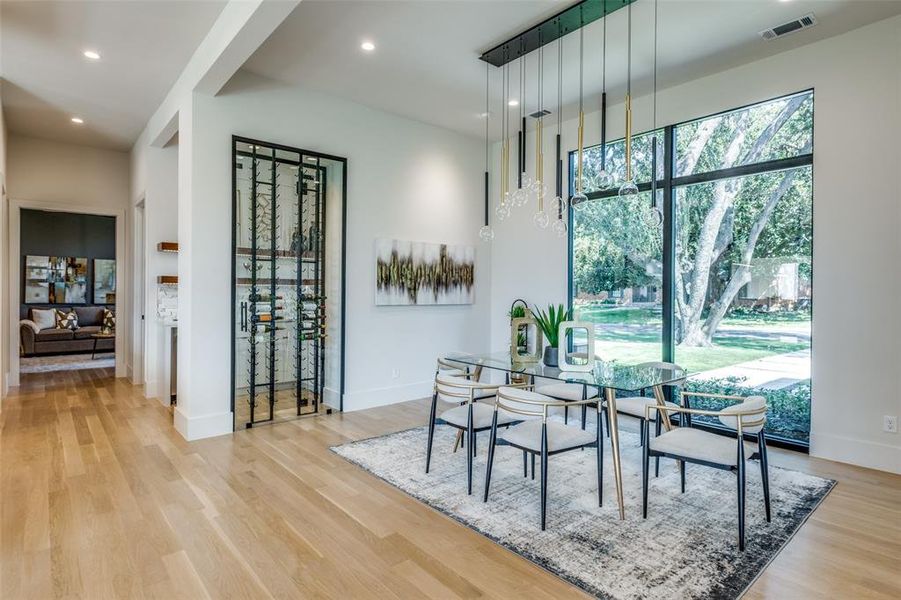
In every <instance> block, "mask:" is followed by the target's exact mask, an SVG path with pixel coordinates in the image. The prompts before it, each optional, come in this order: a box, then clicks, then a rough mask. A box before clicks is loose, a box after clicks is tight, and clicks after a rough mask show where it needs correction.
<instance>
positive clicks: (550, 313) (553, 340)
mask: <svg viewBox="0 0 901 600" xmlns="http://www.w3.org/2000/svg"><path fill="white" fill-rule="evenodd" d="M532 313H533V314H534V315H535V320H536V321H538V327H540V328H541V332H542V333H543V334H544V339H545V341H546V342H547V345H546V346H545V347H544V364H546V365H547V366H549V367H556V366H557V365H558V362H557V351H558V348H559V345H560V344H559V342H560V340H559V339H557V336H558V334H559V333H560V323H563V322H564V321H571V320H572V309H570V310H566V309H565V308H564V307H563V305H562V304H558V305H557V306H554V305H553V304H549V305H548V307H547V312H544V311H543V310H541V309H540V308H538V307H537V306H536V307H535V310H533V311H532Z"/></svg>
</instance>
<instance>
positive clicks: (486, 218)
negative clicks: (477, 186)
mask: <svg viewBox="0 0 901 600" xmlns="http://www.w3.org/2000/svg"><path fill="white" fill-rule="evenodd" d="M485 225H488V171H485Z"/></svg>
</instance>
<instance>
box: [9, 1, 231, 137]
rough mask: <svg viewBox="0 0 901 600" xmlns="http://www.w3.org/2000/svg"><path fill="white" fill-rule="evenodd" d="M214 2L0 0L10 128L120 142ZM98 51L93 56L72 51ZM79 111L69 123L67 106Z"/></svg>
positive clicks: (186, 51) (175, 68)
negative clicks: (80, 122)
mask: <svg viewBox="0 0 901 600" xmlns="http://www.w3.org/2000/svg"><path fill="white" fill-rule="evenodd" d="M223 6H224V2H221V1H212V0H178V1H173V2H168V1H161V0H156V1H146V0H144V1H141V0H138V1H90V2H86V1H81V0H77V1H71V2H67V1H37V0H35V1H10V0H3V1H2V2H0V78H2V80H3V83H2V94H3V111H4V115H5V117H6V122H7V126H8V128H9V130H10V132H11V133H17V134H22V135H29V136H34V137H39V138H45V139H53V140H60V141H65V142H71V143H76V144H83V145H89V146H97V147H104V148H113V149H117V150H127V149H129V148H130V147H131V146H132V144H133V143H134V141H135V140H136V139H137V137H138V135H140V133H141V130H142V129H143V128H144V125H145V124H146V123H147V120H148V119H149V118H150V116H151V115H152V114H153V112H154V111H155V110H156V108H157V107H158V106H159V104H160V103H161V102H162V100H163V98H165V95H166V93H167V92H168V91H169V89H170V88H171V87H172V84H173V83H175V80H176V79H177V78H178V75H179V74H180V73H181V71H182V69H183V68H184V66H185V64H186V63H187V62H188V60H189V59H190V57H191V55H192V54H193V53H194V50H195V49H196V48H197V46H198V45H199V44H200V42H201V40H203V38H204V36H205V35H206V33H207V31H209V29H210V27H211V26H212V24H213V22H214V21H215V19H216V17H217V16H218V15H219V13H220V11H221V10H222V7H223ZM87 49H94V50H97V51H98V52H100V54H101V56H102V58H101V60H99V61H90V60H88V59H86V58H85V57H84V56H83V55H82V52H83V51H84V50H87ZM75 115H77V116H79V117H81V118H83V119H84V121H85V123H84V125H75V124H73V123H72V122H71V121H70V118H71V117H72V116H75Z"/></svg>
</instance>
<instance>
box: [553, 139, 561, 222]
mask: <svg viewBox="0 0 901 600" xmlns="http://www.w3.org/2000/svg"><path fill="white" fill-rule="evenodd" d="M556 164H557V168H556V169H555V170H556V172H557V186H556V192H557V197H558V198H562V197H563V158H562V157H561V156H560V134H559V133H558V134H557V163H556ZM557 218H558V219H562V218H563V206H562V205H560V204H558V205H557Z"/></svg>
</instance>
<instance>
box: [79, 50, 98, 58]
mask: <svg viewBox="0 0 901 600" xmlns="http://www.w3.org/2000/svg"><path fill="white" fill-rule="evenodd" d="M82 54H84V56H85V58H90V59H91V60H100V53H99V52H96V51H94V50H85V51H84V52H83V53H82Z"/></svg>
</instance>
